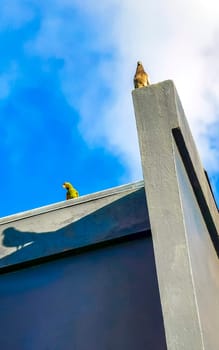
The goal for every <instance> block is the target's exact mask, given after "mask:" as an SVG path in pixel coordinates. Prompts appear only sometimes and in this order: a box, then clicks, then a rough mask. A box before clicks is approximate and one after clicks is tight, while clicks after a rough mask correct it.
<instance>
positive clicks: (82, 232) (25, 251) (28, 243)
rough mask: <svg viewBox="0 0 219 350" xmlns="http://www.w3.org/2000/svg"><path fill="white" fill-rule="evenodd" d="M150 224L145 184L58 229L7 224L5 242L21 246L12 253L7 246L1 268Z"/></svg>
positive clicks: (8, 244) (103, 239) (129, 231)
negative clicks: (32, 229) (39, 229)
mask: <svg viewBox="0 0 219 350" xmlns="http://www.w3.org/2000/svg"><path fill="white" fill-rule="evenodd" d="M24 220H25V219H24ZM149 228H150V226H149V219H148V210H147V206H146V199H145V192H144V188H141V189H139V190H137V191H135V192H132V193H130V194H128V195H126V196H124V197H122V198H120V199H118V200H116V201H114V202H113V203H111V204H108V205H106V206H105V207H103V208H101V209H98V210H96V211H95V212H93V213H91V214H89V215H87V216H84V217H83V218H81V219H79V220H78V221H75V222H73V223H71V224H69V225H67V226H65V227H63V228H61V229H59V230H57V231H52V232H42V233H38V232H37V233H36V232H21V231H19V230H17V229H16V228H15V227H8V228H6V229H5V230H4V231H3V232H2V236H3V239H2V244H3V246H4V247H10V248H11V247H15V248H16V249H17V250H16V251H15V252H13V253H11V254H8V255H7V250H6V251H5V249H4V250H3V253H4V256H2V258H1V259H0V268H3V267H6V266H10V265H14V264H19V263H22V262H27V261H31V260H34V259H37V258H42V257H46V256H49V255H53V254H57V253H62V252H64V251H67V250H70V249H74V248H80V247H83V246H88V245H91V244H95V243H98V242H103V241H107V240H111V239H116V238H119V237H122V236H125V235H128V234H132V233H138V232H141V231H145V230H148V229H149Z"/></svg>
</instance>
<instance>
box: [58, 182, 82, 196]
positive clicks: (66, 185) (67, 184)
mask: <svg viewBox="0 0 219 350" xmlns="http://www.w3.org/2000/svg"><path fill="white" fill-rule="evenodd" d="M62 187H64V188H65V189H66V190H67V193H66V199H71V198H77V197H79V193H78V191H77V190H76V189H75V188H74V187H73V186H72V184H71V183H70V182H64V184H63V185H62Z"/></svg>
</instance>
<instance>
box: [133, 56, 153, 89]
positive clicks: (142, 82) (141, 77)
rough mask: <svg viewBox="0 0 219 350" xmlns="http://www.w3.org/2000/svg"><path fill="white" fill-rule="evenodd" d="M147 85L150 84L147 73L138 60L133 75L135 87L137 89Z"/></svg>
mask: <svg viewBox="0 0 219 350" xmlns="http://www.w3.org/2000/svg"><path fill="white" fill-rule="evenodd" d="M148 85H150V82H149V78H148V75H147V73H146V72H145V70H144V67H143V65H142V63H141V62H140V61H138V62H137V68H136V72H135V76H134V86H135V89H139V88H142V87H145V86H148Z"/></svg>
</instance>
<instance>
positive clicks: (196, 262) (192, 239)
mask: <svg viewBox="0 0 219 350" xmlns="http://www.w3.org/2000/svg"><path fill="white" fill-rule="evenodd" d="M133 102H134V110H135V116H136V123H137V130H138V138H139V145H140V152H141V161H142V168H143V175H144V182H145V192H146V197H147V203H148V211H149V218H150V224H151V231H152V238H153V245H154V253H155V261H156V269H157V275H158V281H159V291H160V297H161V304H162V312H163V317H164V326H165V333H166V340H167V347H168V350H176V349H177V350H178V349H179V350H191V349H194V350H203V349H206V350H210V349H211V350H215V349H219V337H218V332H219V316H218V315H219V302H218V300H219V282H218V281H219V263H218V257H217V251H216V242H217V239H218V237H217V232H219V231H218V227H219V226H218V212H217V208H216V205H215V202H214V199H213V197H212V194H211V191H210V188H209V185H208V183H207V180H206V176H205V174H204V171H203V167H202V164H201V161H200V158H199V155H198V152H197V149H196V147H195V144H194V141H193V138H192V135H191V132H190V130H189V126H188V124H187V121H186V118H185V115H184V112H183V109H182V106H181V103H180V100H179V98H178V95H177V92H176V89H175V87H174V84H173V82H172V81H165V82H162V83H160V84H156V85H151V86H150V87H145V88H141V89H136V90H134V91H133ZM177 135H178V136H177ZM180 143H181V144H180ZM185 164H187V167H186V165H185ZM189 167H190V168H189ZM189 169H190V170H189ZM205 211H206V215H203V213H204V212H205ZM209 324H210V326H209Z"/></svg>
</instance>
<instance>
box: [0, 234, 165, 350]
mask: <svg viewBox="0 0 219 350" xmlns="http://www.w3.org/2000/svg"><path fill="white" fill-rule="evenodd" d="M0 315H1V316H0V329H1V333H0V344H1V349H4V350H11V349H22V350H30V349H31V350H39V349H40V350H46V349H53V350H68V349H69V350H70V349H71V350H72V349H74V350H88V349H89V350H90V349H96V350H117V349H118V350H129V349H130V350H133V349H137V350H145V349H147V350H155V349H156V350H164V349H166V345H165V335H164V328H163V320H162V313H161V305H160V298H159V291H158V285H157V279H156V271H155V264H154V255H153V247H152V241H151V238H145V239H139V240H135V241H131V242H125V243H120V244H117V245H114V246H110V247H107V248H106V247H105V248H102V249H98V250H95V251H91V252H86V253H84V254H80V255H76V256H72V257H68V258H63V259H60V260H56V261H53V262H49V263H44V264H42V265H39V266H35V267H31V268H27V269H24V270H20V271H17V272H13V273H8V274H4V275H1V276H0Z"/></svg>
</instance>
